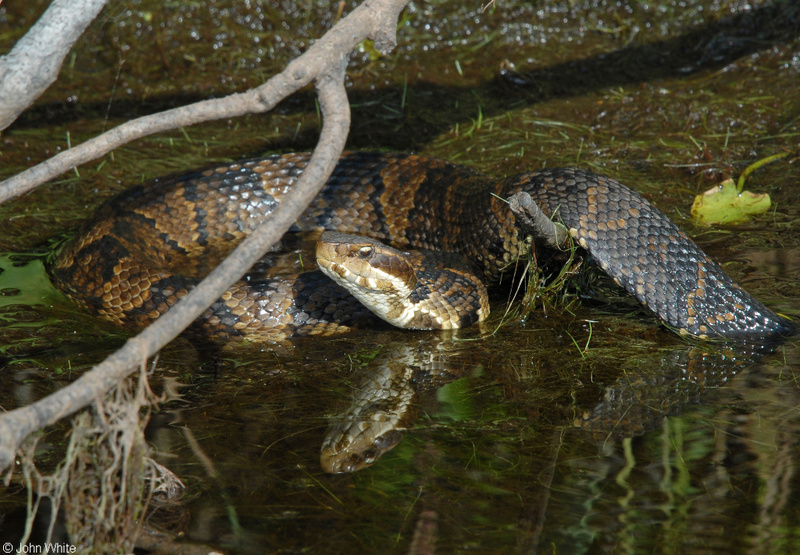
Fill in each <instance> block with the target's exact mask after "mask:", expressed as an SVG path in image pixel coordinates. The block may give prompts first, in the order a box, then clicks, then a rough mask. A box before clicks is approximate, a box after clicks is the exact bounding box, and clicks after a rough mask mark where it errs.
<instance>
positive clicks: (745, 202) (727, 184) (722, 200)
mask: <svg viewBox="0 0 800 555" xmlns="http://www.w3.org/2000/svg"><path fill="white" fill-rule="evenodd" d="M770 206H772V201H771V200H770V198H769V195H768V194H767V193H761V194H756V193H751V192H750V191H742V192H741V193H740V192H739V191H738V190H737V189H736V184H735V183H734V182H733V180H732V179H726V180H725V181H723V182H722V183H720V184H719V185H717V186H716V187H712V188H711V189H709V190H708V191H706V192H705V193H703V194H702V195H697V196H696V197H694V203H692V217H693V218H694V221H695V223H696V224H698V225H715V224H731V223H736V222H742V221H745V220H747V219H748V218H750V216H753V215H755V214H762V213H764V212H766V211H767V210H769V208H770Z"/></svg>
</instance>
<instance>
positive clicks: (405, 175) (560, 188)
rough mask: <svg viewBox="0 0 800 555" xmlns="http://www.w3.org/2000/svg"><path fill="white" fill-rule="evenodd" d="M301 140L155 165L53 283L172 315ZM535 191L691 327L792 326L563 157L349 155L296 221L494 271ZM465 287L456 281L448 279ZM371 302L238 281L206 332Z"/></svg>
mask: <svg viewBox="0 0 800 555" xmlns="http://www.w3.org/2000/svg"><path fill="white" fill-rule="evenodd" d="M308 159H309V155H307V154H286V155H275V156H269V157H266V158H260V159H254V160H245V161H241V162H237V163H233V164H229V165H222V166H218V167H216V168H214V169H209V170H206V171H201V172H194V173H188V174H184V175H180V176H177V177H170V178H165V179H159V180H156V181H155V182H153V183H152V184H149V185H147V186H137V187H133V188H131V189H129V190H127V191H125V192H123V193H121V194H120V195H119V196H117V197H115V198H113V199H112V200H110V201H109V202H107V203H106V204H104V205H103V206H102V207H101V208H100V209H99V211H98V213H97V214H96V215H95V216H94V217H93V218H92V219H91V220H90V221H89V222H87V224H86V225H85V226H84V228H83V229H82V230H81V231H80V233H79V234H78V235H77V236H76V237H75V238H74V239H73V240H71V241H70V242H69V243H68V244H67V245H66V246H65V247H64V248H63V249H62V250H61V252H60V253H59V254H58V255H57V256H56V257H55V259H54V262H53V264H52V265H51V267H50V273H51V275H52V277H53V280H54V282H55V283H56V285H57V286H58V287H59V288H60V289H61V290H63V291H64V292H65V293H66V294H67V295H68V296H69V297H70V298H72V299H73V300H74V301H76V302H77V303H78V304H80V305H82V306H83V307H85V308H86V309H88V310H90V311H91V312H93V313H96V314H99V315H100V316H102V317H104V318H105V319H107V320H110V321H112V322H115V323H117V324H120V325H123V326H126V327H129V328H134V329H136V328H141V327H143V326H145V325H147V324H148V323H149V322H150V321H152V320H153V319H155V318H157V317H158V316H160V315H161V314H163V313H164V312H165V311H166V310H167V309H168V308H169V307H170V306H172V305H173V304H174V303H175V302H177V300H178V299H179V298H180V297H182V296H184V295H185V294H186V293H187V291H188V290H190V289H191V288H192V287H193V286H194V285H195V284H196V283H197V281H198V280H199V278H200V277H201V276H202V275H204V274H205V273H207V272H208V271H209V270H210V269H211V267H213V264H214V263H215V262H216V261H217V260H219V259H220V258H221V257H222V256H224V255H225V254H227V253H228V252H229V251H230V250H232V248H233V247H234V246H235V245H236V243H237V242H238V241H240V240H241V239H242V238H243V237H244V236H246V235H247V234H248V233H249V232H250V231H251V230H253V229H254V228H255V227H256V226H257V225H258V224H260V223H261V222H262V221H264V219H265V218H267V217H268V216H269V214H270V213H271V212H272V210H274V209H275V208H276V207H277V206H278V205H279V204H280V202H281V198H282V196H283V195H284V194H285V192H286V191H287V190H288V189H289V188H290V187H291V186H292V184H293V183H294V182H295V181H296V180H297V177H298V175H299V174H300V173H301V172H302V170H303V168H304V167H305V165H306V164H307V162H308ZM520 191H525V192H527V193H529V194H530V195H531V197H532V198H533V200H534V201H535V202H536V203H537V204H538V205H539V206H540V207H541V209H542V210H543V211H544V212H545V214H547V215H548V216H552V217H553V219H554V220H555V221H558V222H561V223H563V224H564V226H565V227H566V228H567V229H568V230H569V232H570V234H571V235H572V237H573V238H574V239H575V240H576V241H577V243H578V244H579V245H580V246H581V247H583V248H584V249H585V250H586V251H588V253H589V254H590V255H591V256H592V257H593V258H594V259H595V260H596V261H597V263H598V264H599V265H600V266H601V267H602V269H603V270H604V271H605V272H607V273H608V274H609V275H610V276H611V277H612V278H614V280H615V281H616V282H617V283H618V284H619V285H621V286H622V287H624V288H625V289H626V290H627V291H628V292H629V293H631V294H632V295H633V296H635V297H636V298H637V299H638V300H639V301H640V302H641V303H642V304H644V305H645V306H646V307H647V308H649V309H650V310H652V311H653V312H654V313H655V314H656V315H657V316H658V317H659V318H660V319H661V320H662V321H663V322H664V323H666V324H667V325H668V326H670V327H672V328H674V329H676V330H677V331H679V332H681V333H686V334H690V335H694V336H699V337H715V336H722V337H731V338H745V339H753V338H759V337H768V336H773V335H777V334H784V333H787V332H790V331H792V330H793V329H794V325H793V323H792V322H791V321H789V320H788V319H786V318H784V317H782V316H779V315H777V314H776V313H775V312H773V311H771V310H770V309H768V308H766V307H765V306H764V305H763V304H762V303H760V302H759V301H758V300H756V299H755V298H753V297H752V296H751V295H750V294H748V293H747V292H746V291H744V289H742V287H741V286H739V285H738V284H737V283H736V282H734V281H733V280H732V279H731V278H730V277H729V276H728V275H727V274H726V273H725V272H724V271H723V270H722V268H720V266H719V265H718V264H716V263H715V262H713V261H712V260H711V259H709V258H708V256H706V255H705V254H704V253H703V252H702V251H701V250H700V249H699V248H698V247H697V245H695V244H694V243H693V242H692V241H691V240H690V239H689V238H688V237H687V236H686V234H685V233H684V232H682V231H681V230H679V229H678V228H677V227H676V226H675V224H673V223H672V222H671V221H670V220H669V218H667V217H666V216H665V215H664V214H662V213H661V212H660V211H658V210H657V209H655V208H654V207H652V206H651V205H650V203H648V202H647V200H645V199H644V198H642V197H641V196H640V195H638V194H637V193H635V192H633V191H631V190H630V189H628V188H627V187H625V186H624V185H621V184H620V183H618V182H616V181H614V180H612V179H609V178H607V177H603V176H600V175H596V174H593V173H591V172H588V171H585V170H581V169H574V168H566V169H547V170H541V171H536V172H532V173H523V174H519V175H516V176H512V177H509V178H506V179H502V180H493V179H490V178H489V177H487V176H485V175H484V174H481V173H479V172H477V171H475V170H472V169H470V168H467V167H464V166H459V165H455V164H451V163H447V162H443V161H439V160H431V159H424V158H420V157H418V156H414V155H407V154H388V153H367V152H365V153H352V154H347V155H345V156H343V157H342V159H341V160H340V162H339V164H338V166H337V167H336V169H335V171H334V172H333V175H332V176H331V178H330V179H329V181H328V183H327V185H326V186H325V188H324V190H323V191H322V193H320V195H319V196H318V197H317V198H316V199H315V200H314V201H313V202H312V204H311V206H310V207H309V208H308V209H307V210H306V212H305V213H304V214H303V215H302V217H301V218H300V219H299V220H298V222H297V223H296V224H295V226H294V229H293V231H296V232H303V231H306V232H308V231H314V230H319V229H321V228H324V229H328V230H335V231H339V232H343V233H351V234H360V235H366V236H369V237H373V238H375V239H378V240H381V241H385V242H388V243H390V244H392V245H393V246H395V247H397V248H400V249H408V248H420V249H430V250H442V251H451V252H458V253H461V254H462V255H464V256H465V257H466V258H467V259H469V260H470V261H472V263H473V264H474V265H475V266H476V267H477V268H479V269H480V271H481V272H482V274H483V275H484V276H485V278H486V280H487V282H489V283H493V282H497V281H498V280H499V279H500V277H501V275H502V274H503V272H504V271H505V270H506V269H507V268H508V267H509V266H511V265H512V264H513V263H514V261H515V260H516V259H517V258H518V257H519V256H521V255H524V254H526V252H527V250H528V244H529V241H527V240H526V237H524V236H520V233H519V231H518V227H517V225H516V223H515V217H514V215H513V214H512V213H511V211H510V210H509V208H508V205H507V204H506V203H505V202H504V200H502V199H507V198H509V197H510V196H511V195H513V194H514V193H517V192H520ZM453 294H454V295H456V294H459V292H458V291H454V292H453ZM363 314H364V310H363V308H362V307H361V306H360V305H359V304H358V303H357V302H356V301H354V300H353V299H352V298H350V297H349V295H347V294H346V293H345V292H344V291H343V290H342V289H341V288H339V287H338V286H333V285H332V284H330V283H328V282H327V278H325V277H324V276H321V275H320V274H319V273H318V272H308V273H304V274H301V275H300V276H297V277H296V278H295V279H292V280H285V279H267V278H261V277H259V276H257V275H255V276H252V275H251V276H249V278H248V279H247V280H245V281H242V282H239V283H237V284H235V285H234V286H233V287H232V288H231V289H230V290H229V291H228V292H226V293H225V294H224V295H223V297H222V298H221V299H220V300H219V301H217V302H216V303H215V304H214V305H213V306H212V307H211V308H209V309H208V310H207V311H206V312H205V313H204V314H203V315H202V317H201V318H200V319H199V321H198V322H197V326H199V328H200V329H202V330H204V333H206V334H208V335H210V336H214V337H219V336H236V335H240V336H244V337H247V338H249V339H251V340H255V341H280V340H283V339H286V338H288V337H291V336H295V335H313V334H329V333H334V332H336V331H338V330H340V329H341V327H342V326H349V325H351V324H353V323H354V321H355V320H358V319H359V318H362V317H363Z"/></svg>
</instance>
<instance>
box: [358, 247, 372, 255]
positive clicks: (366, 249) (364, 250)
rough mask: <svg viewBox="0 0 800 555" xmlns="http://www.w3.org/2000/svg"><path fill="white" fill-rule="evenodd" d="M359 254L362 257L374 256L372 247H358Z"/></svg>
mask: <svg viewBox="0 0 800 555" xmlns="http://www.w3.org/2000/svg"><path fill="white" fill-rule="evenodd" d="M358 256H360V257H361V258H369V257H370V256H372V247H361V248H359V249H358Z"/></svg>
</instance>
